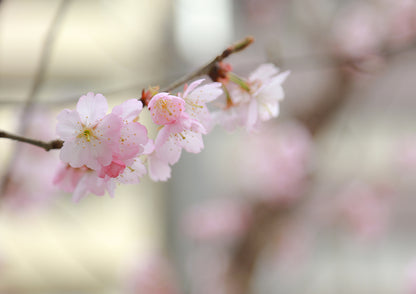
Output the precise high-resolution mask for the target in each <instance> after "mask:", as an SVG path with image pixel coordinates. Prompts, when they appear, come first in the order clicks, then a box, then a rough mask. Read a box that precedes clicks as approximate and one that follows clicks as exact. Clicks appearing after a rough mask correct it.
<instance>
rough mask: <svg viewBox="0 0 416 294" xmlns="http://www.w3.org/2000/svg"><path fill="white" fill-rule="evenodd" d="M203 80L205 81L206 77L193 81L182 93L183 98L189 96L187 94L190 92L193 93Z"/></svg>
mask: <svg viewBox="0 0 416 294" xmlns="http://www.w3.org/2000/svg"><path fill="white" fill-rule="evenodd" d="M203 81H205V79H200V80H196V81H194V82H192V83H191V84H190V85H189V86H188V87H187V88H186V90H185V92H184V93H183V95H182V98H184V99H185V98H187V96H188V95H189V93H191V92H192V91H193V90H194V89H195V88H196V87H198V86H199V85H200V84H201V83H202V82H203Z"/></svg>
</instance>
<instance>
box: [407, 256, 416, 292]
mask: <svg viewBox="0 0 416 294" xmlns="http://www.w3.org/2000/svg"><path fill="white" fill-rule="evenodd" d="M405 288H406V290H405V293H406V294H416V260H413V261H412V262H411V263H410V264H409V265H408V267H407V270H406V276H405Z"/></svg>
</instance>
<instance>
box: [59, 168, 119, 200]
mask: <svg viewBox="0 0 416 294" xmlns="http://www.w3.org/2000/svg"><path fill="white" fill-rule="evenodd" d="M54 184H55V185H57V186H58V187H60V188H61V189H62V190H64V191H66V192H69V193H73V195H72V199H73V200H74V201H75V202H78V201H79V200H80V199H82V198H83V197H85V196H86V195H87V194H88V193H93V194H95V195H98V196H102V195H104V194H105V192H106V191H108V192H109V194H110V195H114V185H112V183H111V182H108V181H106V180H105V179H103V178H101V177H99V175H98V173H97V171H95V170H92V169H90V168H87V167H85V166H83V167H81V168H74V167H72V166H70V165H68V164H67V165H65V166H62V167H61V168H60V170H59V171H58V173H57V175H56V177H55V179H54Z"/></svg>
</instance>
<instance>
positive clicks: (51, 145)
mask: <svg viewBox="0 0 416 294" xmlns="http://www.w3.org/2000/svg"><path fill="white" fill-rule="evenodd" d="M0 138H8V139H12V140H15V141H19V142H24V143H28V144H32V145H34V146H38V147H40V148H43V149H45V150H46V151H49V150H52V149H60V148H62V145H63V144H64V141H62V140H58V139H57V140H53V141H50V142H44V141H40V140H36V139H31V138H27V137H23V136H18V135H14V134H11V133H8V132H5V131H0Z"/></svg>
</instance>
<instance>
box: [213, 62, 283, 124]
mask: <svg viewBox="0 0 416 294" xmlns="http://www.w3.org/2000/svg"><path fill="white" fill-rule="evenodd" d="M288 76H289V71H285V72H283V73H279V69H278V68H277V67H276V66H274V65H273V64H271V63H268V64H262V65H260V66H259V67H258V68H257V69H256V70H254V71H253V72H252V73H251V74H250V76H249V77H248V79H247V81H243V80H241V82H242V83H244V87H243V86H242V85H238V86H236V85H233V84H230V85H228V88H229V94H230V96H229V97H228V98H227V99H228V101H227V105H226V107H224V109H223V110H221V111H220V112H219V113H217V114H216V118H217V119H218V120H219V123H220V124H221V125H223V126H224V128H226V129H229V130H230V129H233V128H235V127H236V126H245V127H246V129H247V130H248V131H252V130H253V129H254V128H255V127H257V126H258V123H259V122H260V121H267V120H270V119H271V118H273V117H277V116H278V114H279V102H280V101H281V100H282V99H283V98H284V92H283V88H282V83H283V82H284V81H285V80H286V78H287V77H288ZM230 81H233V79H231V78H230ZM229 99H231V101H229Z"/></svg>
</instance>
